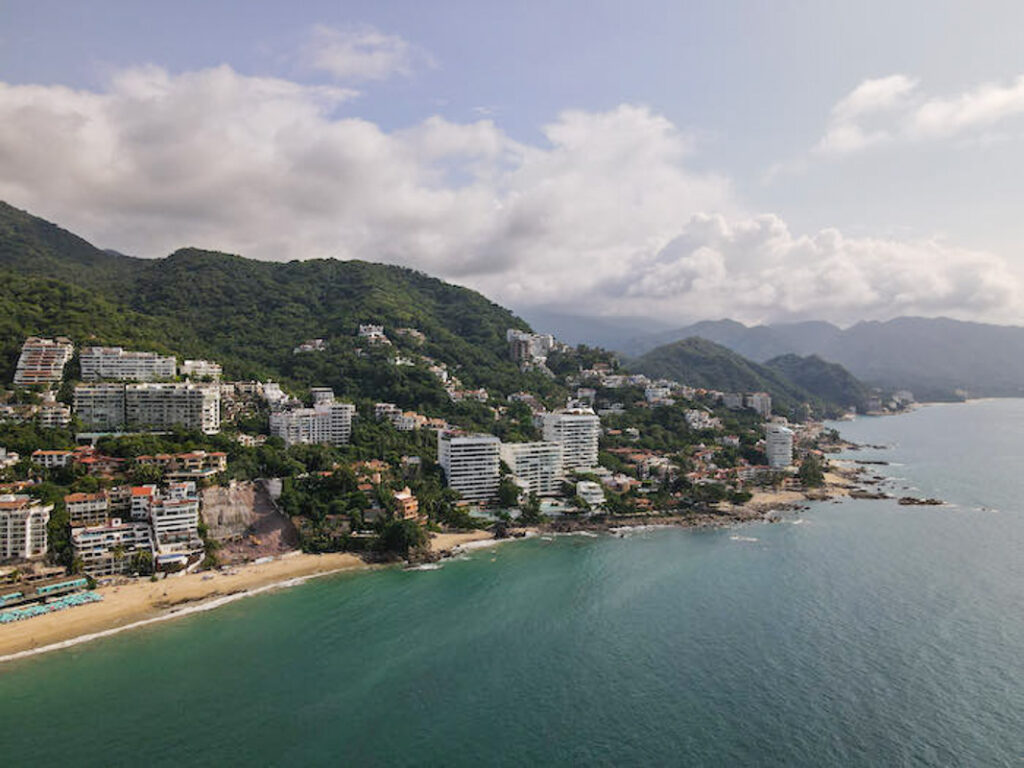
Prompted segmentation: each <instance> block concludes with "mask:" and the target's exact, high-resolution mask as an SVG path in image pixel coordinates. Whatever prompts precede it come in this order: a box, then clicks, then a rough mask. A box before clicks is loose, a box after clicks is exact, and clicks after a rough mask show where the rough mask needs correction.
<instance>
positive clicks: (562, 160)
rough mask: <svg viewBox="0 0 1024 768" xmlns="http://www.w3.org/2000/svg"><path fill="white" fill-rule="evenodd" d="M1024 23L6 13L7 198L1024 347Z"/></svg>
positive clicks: (178, 233)
mask: <svg viewBox="0 0 1024 768" xmlns="http://www.w3.org/2000/svg"><path fill="white" fill-rule="evenodd" d="M1022 22H1024V7H1021V6H1020V5H1019V4H1018V3H1012V2H1006V3H996V2H978V3H967V2H961V3H944V2H933V1H929V2H914V1H906V2H900V3H891V2H876V1H875V0H862V1H861V2H858V3H842V4H840V3H813V2H809V1H808V0H804V1H803V2H786V1H785V0H778V1H777V2H772V3H765V2H723V1H722V0H717V1H713V2H701V3H696V2H694V3H686V2H680V1H679V0H667V1H663V2H661V1H659V2H654V1H653V0H634V1H633V2H630V3H623V2H603V1H602V0H580V1H579V2H557V0H548V2H531V1H529V0H526V1H524V2H517V3H495V2H486V1H484V0H472V1H467V2H443V1H441V2H431V3H423V2H411V1H410V2H390V1H388V0H375V1H374V2H322V1H320V0H309V1H307V2H303V3H291V4H288V3H283V2H275V3H270V2H260V1H259V0H248V1H247V2H216V1H214V0H205V1H204V2H191V1H189V0H179V2H175V3H138V2H127V1H126V2H113V1H111V0H90V2H88V3H75V2H67V1H66V0H62V1H61V2H53V1H52V0H0V199H2V200H5V201H6V202H9V203H11V204H12V205H15V206H17V207H19V208H24V209H26V210H28V211H30V212H31V213H33V214H36V215H38V216H42V217H43V218H46V219H49V220H51V221H54V222H56V223H58V224H60V225H61V226H63V227H65V228H67V229H69V230H71V231H73V232H75V233H76V234H79V235H81V236H83V237H85V238H86V239H88V240H89V241H90V242H93V243H94V244H96V245H98V246H100V247H103V248H112V249H115V250H118V251H121V252H124V253H129V254H133V255H137V256H143V257H160V256H165V255H167V254H169V253H171V252H173V251H174V250H176V249H178V248H181V247H185V246H193V247H200V248H209V249H213V250H222V251H228V252H232V253H240V254H242V255H244V256H248V257H251V258H256V259H265V260H291V259H307V258H327V257H334V258H342V259H364V260H368V261H377V262H386V263H392V264H401V265H405V266H409V267H413V268H415V269H419V270H422V271H424V272H428V273H430V274H433V275H437V276H439V277H442V278H445V279H447V280H450V281H452V282H457V283H459V284H462V285H467V286H469V287H471V288H474V289H477V290H480V291H482V292H483V293H485V294H486V295H487V296H488V297H490V298H491V299H493V300H494V301H497V302H499V303H501V304H503V305H505V306H509V307H511V308H513V309H515V310H517V311H519V312H521V313H523V314H524V315H526V316H529V315H530V313H531V312H540V311H547V312H560V313H565V314H574V315H582V316H595V317H598V316H599V317H602V318H610V319H614V318H617V317H623V318H626V317H629V318H650V319H651V320H652V322H653V323H656V324H658V325H661V326H665V325H671V324H676V323H679V324H681V323H686V322H692V321H695V320H700V319H716V318H721V317H731V318H734V319H738V320H741V321H744V322H748V323H755V322H785V321H795V320H805V319H823V320H830V321H832V322H836V323H839V324H843V325H846V324H850V323H853V322H856V321H859V320H865V319H888V318H891V317H895V316H899V315H923V316H939V315H944V316H950V317H956V318H959V319H967V320H979V321H986V322H998V323H1012V324H1024V306H1022V302H1021V298H1022V297H1024V254H1022V253H1021V252H1020V248H1019V245H1018V244H1019V243H1021V242H1024V216H1021V215H1020V212H1019V211H1020V210H1021V209H1022V206H1024V185H1022V184H1021V183H1020V180H1021V179H1022V177H1024V173H1022V172H1024V46H1021V45H1020V43H1019V30H1020V29H1021V25H1022Z"/></svg>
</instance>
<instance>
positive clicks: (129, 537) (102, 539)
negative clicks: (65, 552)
mask: <svg viewBox="0 0 1024 768" xmlns="http://www.w3.org/2000/svg"><path fill="white" fill-rule="evenodd" d="M71 546H72V548H73V550H74V553H75V559H77V560H80V561H81V563H82V569H83V570H84V571H85V572H86V573H87V574H89V575H90V576H92V577H93V578H101V577H104V576H114V575H116V574H121V573H132V572H133V571H134V570H135V559H136V555H137V554H138V553H139V552H143V551H144V552H149V553H152V552H153V537H152V533H151V530H150V527H149V524H148V523H126V522H122V521H121V520H120V518H113V519H111V520H109V521H106V520H104V521H103V522H101V523H97V524H95V525H88V526H82V527H77V528H72V529H71Z"/></svg>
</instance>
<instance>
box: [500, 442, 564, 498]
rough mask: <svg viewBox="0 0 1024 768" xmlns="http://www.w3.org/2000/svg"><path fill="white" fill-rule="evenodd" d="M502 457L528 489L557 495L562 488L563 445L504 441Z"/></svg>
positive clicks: (532, 491) (538, 492) (541, 494)
mask: <svg viewBox="0 0 1024 768" xmlns="http://www.w3.org/2000/svg"><path fill="white" fill-rule="evenodd" d="M501 460H502V461H504V462H505V463H506V464H508V467H509V469H510V470H511V471H512V474H513V475H514V476H515V477H516V479H517V480H521V481H523V482H524V483H525V487H526V490H527V491H528V492H530V493H536V494H537V495H538V496H555V495H557V494H558V493H559V492H560V491H561V485H562V477H563V474H562V446H561V445H559V444H558V443H549V442H543V441H539V442H533V443H502V444H501Z"/></svg>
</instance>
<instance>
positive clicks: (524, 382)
mask: <svg viewBox="0 0 1024 768" xmlns="http://www.w3.org/2000/svg"><path fill="white" fill-rule="evenodd" d="M0 278H2V279H0V381H3V382H9V381H10V380H11V376H12V374H13V369H14V364H15V362H16V359H17V351H18V346H19V345H20V343H21V341H22V340H23V338H24V337H25V336H26V335H29V334H43V335H58V334H63V335H68V336H70V337H71V338H72V339H73V340H74V341H75V342H76V343H78V344H82V343H100V344H120V345H124V346H126V347H130V348H142V349H155V350H160V351H169V352H175V353H177V354H179V355H181V356H190V357H191V356H200V357H211V358H214V359H216V360H219V361H221V362H222V363H223V365H224V367H225V375H226V376H227V377H229V378H254V377H260V378H268V377H269V378H273V379H276V380H281V381H283V382H285V383H286V384H289V385H292V386H293V387H294V388H298V389H301V388H303V387H306V386H309V385H311V384H318V385H325V386H333V387H334V388H335V390H336V391H337V392H338V393H339V394H342V395H348V396H351V397H357V398H358V397H363V398H367V399H370V398H377V399H389V398H391V399H394V400H395V401H396V402H399V403H400V404H402V405H405V406H408V407H416V406H418V405H421V404H423V403H424V402H426V403H433V404H436V405H438V406H440V405H444V404H446V400H447V396H446V395H445V393H444V391H443V389H442V388H441V386H440V385H439V383H438V382H437V381H436V379H434V377H433V376H432V375H431V374H430V373H429V372H428V371H427V370H426V367H425V366H424V365H422V364H419V365H415V366H396V365H393V364H390V363H391V362H393V360H392V358H393V357H394V354H395V352H394V350H396V349H397V350H398V351H399V352H401V353H402V354H404V355H406V356H409V355H413V354H414V355H415V356H416V358H417V359H418V358H419V356H421V355H426V356H430V357H433V358H434V359H436V360H438V361H441V362H444V363H446V364H447V365H448V367H449V369H450V370H451V371H452V372H453V373H455V374H456V375H457V376H459V378H460V379H461V380H462V382H463V383H464V385H466V386H467V387H486V388H487V389H488V390H490V391H491V392H492V393H493V394H495V395H498V396H504V395H505V394H506V393H507V392H510V391H515V390H518V389H523V388H528V389H532V390H534V391H538V392H541V393H548V394H554V395H558V396H561V394H562V393H561V390H560V388H559V387H558V385H556V384H555V383H554V382H552V381H551V380H550V379H547V378H545V377H543V376H541V375H540V374H536V373H534V374H528V375H527V374H522V373H520V372H519V370H518V368H517V367H516V366H515V365H514V364H513V363H511V362H510V361H509V360H508V356H507V345H506V341H505V331H506V329H507V328H509V327H515V328H524V329H525V328H528V326H527V324H526V323H525V322H524V321H523V320H521V319H520V318H518V317H516V316H515V315H513V314H512V313H511V312H509V311H508V310H506V309H504V308H502V307H499V306H498V305H497V304H494V303H493V302H491V301H489V300H488V299H486V298H485V297H483V296H481V295H480V294H479V293H476V292H474V291H471V290H468V289H466V288H462V287H459V286H455V285H451V284H448V283H445V282H443V281H441V280H438V279H436V278H432V277H429V276H427V275H424V274H422V273H419V272H416V271H414V270H410V269H405V268H402V267H395V266H387V265H381V264H370V263H366V262H357V261H351V262H342V261H335V260H314V261H303V262H298V261H294V262H289V263H277V262H274V263H271V262H259V261H254V260H251V259H245V258H242V257H240V256H234V255H229V254H225V253H218V252H212V251H200V250H195V249H183V250H180V251H177V252H176V253H174V254H172V255H171V256H168V257H167V258H164V259H154V260H146V259H136V258H132V257H129V256H123V255H120V254H114V253H110V252H105V251H101V250H99V249H97V248H95V247H93V246H92V245H90V244H89V243H87V242H86V241H85V240H82V239H81V238H78V237H76V236H75V235H73V234H71V233H68V232H65V231H64V230H62V229H60V228H59V227H56V226H54V225H52V224H49V223H48V222H45V221H42V220H41V219H38V218H36V217H33V216H31V215H29V214H27V213H24V212H22V211H18V210H17V209H14V208H11V207H10V206H6V205H5V206H3V207H2V208H0ZM371 322H372V323H377V324H383V325H384V326H385V327H386V328H387V329H388V331H389V334H390V332H391V331H392V330H393V329H394V328H396V327H411V328H415V329H417V330H419V331H421V332H422V333H424V334H425V335H426V341H425V343H424V344H423V345H422V346H418V345H416V344H415V343H414V342H412V341H409V340H403V339H400V338H396V337H395V336H394V335H393V334H390V335H391V339H392V341H393V342H394V345H395V346H394V347H391V348H366V349H363V347H367V346H368V345H366V344H360V343H359V342H357V340H356V334H357V330H358V327H359V324H360V323H371ZM311 338H323V339H325V340H326V341H327V350H326V351H324V352H316V353H307V354H299V355H295V354H293V353H292V350H293V348H294V347H295V346H297V345H298V344H300V343H301V342H303V341H305V340H307V339H311ZM360 349H361V350H362V351H358V350H360Z"/></svg>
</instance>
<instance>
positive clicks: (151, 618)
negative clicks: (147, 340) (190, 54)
mask: <svg viewBox="0 0 1024 768" xmlns="http://www.w3.org/2000/svg"><path fill="white" fill-rule="evenodd" d="M863 474H864V473H863V468H861V467H858V466H856V465H855V464H854V463H853V462H844V461H840V460H833V462H832V468H831V470H830V471H829V472H827V473H826V476H825V485H824V486H822V487H821V488H818V489H812V490H807V491H795V490H773V491H767V490H761V491H757V492H756V493H754V495H753V496H752V498H751V499H750V500H749V501H748V502H747V503H746V504H744V505H742V506H734V505H730V504H725V505H723V506H721V507H719V508H718V509H717V510H714V511H707V512H701V513H696V514H688V515H657V514H651V515H636V516H629V517H614V518H605V519H603V520H601V521H592V520H589V519H582V520H566V519H562V520H558V521H555V522H552V523H547V524H545V525H543V526H539V527H531V528H527V529H525V530H523V531H522V533H521V534H517V535H514V536H510V537H506V538H500V539H499V538H495V537H494V536H493V534H492V533H491V532H490V531H486V530H475V531H468V532H461V533H435V534H432V535H431V539H430V557H431V559H432V560H442V559H444V558H447V557H453V556H455V555H458V554H460V553H462V552H465V551H468V550H472V549H475V548H478V547H485V546H490V545H493V544H499V543H502V542H504V541H516V540H518V539H521V538H529V537H532V536H536V535H538V534H541V533H554V534H557V533H571V532H574V531H607V532H614V530H616V529H620V528H623V527H632V526H648V525H657V526H664V527H681V528H724V527H732V526H736V525H743V524H745V523H751V522H758V521H763V520H769V521H770V520H771V519H772V514H773V513H778V512H781V511H786V510H795V509H799V508H801V507H802V506H803V505H804V504H805V503H807V502H809V501H828V500H831V499H836V498H841V497H848V496H850V492H851V490H854V488H855V485H856V484H860V483H865V484H871V481H870V480H869V479H867V478H864V477H863ZM382 565H383V564H378V563H369V562H367V561H365V560H363V559H361V558H360V557H358V556H356V555H354V554H351V553H343V552H338V553H326V554H320V555H311V554H305V553H302V552H290V553H288V554H285V555H282V556H280V557H277V558H275V559H273V560H271V561H269V562H261V563H246V564H242V565H238V566H235V567H231V568H228V569H225V570H223V571H221V570H217V571H201V572H196V573H188V574H181V575H176V576H170V577H167V578H164V579H160V580H159V581H156V582H151V581H149V580H142V579H139V580H134V581H129V582H127V583H122V584H118V585H112V586H105V587H100V588H99V589H97V590H96V591H97V592H98V593H99V594H100V595H102V597H103V600H102V601H100V602H97V603H91V604H89V605H82V606H76V607H74V608H69V609H67V610H64V611H58V612H56V613H52V614H47V615H45V616H37V617H34V618H32V619H28V620H26V621H22V622H17V623H14V624H9V625H6V626H4V627H0V663H3V662H5V661H13V660H15V659H20V658H25V657H28V656H32V655H36V654H40V653H46V652H49V651H54V650H59V649H61V648H68V647H71V646H73V645H78V644H80V643H85V642H89V641H90V640H94V639H98V638H101V637H108V636H110V635H114V634H119V633H120V632H125V631H128V630H131V629H135V628H138V627H142V626H147V625H149V624H154V623H159V622H163V621H168V620H171V619H175V618H178V617H181V616H187V615H189V614H192V613H199V612H203V611H207V610H212V609H214V608H217V607H219V606H221V605H225V604H227V603H229V602H234V601H235V600H239V599H242V598H245V597H249V596H251V595H255V594H260V593H262V592H266V591H269V590H273V589H282V588H286V587H289V586H294V585H296V584H300V583H302V582H304V581H307V580H309V579H312V578H318V577H320V576H328V575H332V574H337V573H344V572H353V571H362V570H369V569H372V568H378V567H381V566H382Z"/></svg>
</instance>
